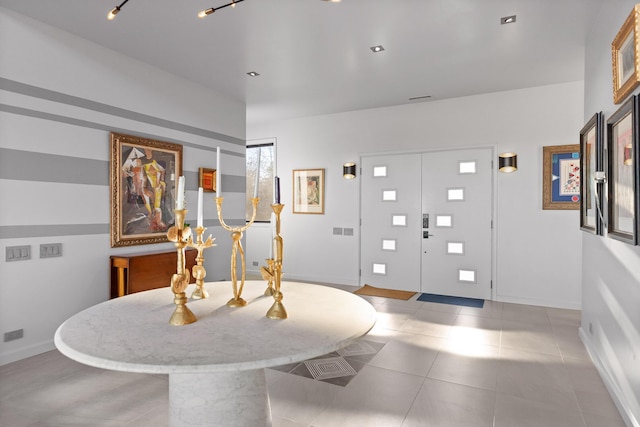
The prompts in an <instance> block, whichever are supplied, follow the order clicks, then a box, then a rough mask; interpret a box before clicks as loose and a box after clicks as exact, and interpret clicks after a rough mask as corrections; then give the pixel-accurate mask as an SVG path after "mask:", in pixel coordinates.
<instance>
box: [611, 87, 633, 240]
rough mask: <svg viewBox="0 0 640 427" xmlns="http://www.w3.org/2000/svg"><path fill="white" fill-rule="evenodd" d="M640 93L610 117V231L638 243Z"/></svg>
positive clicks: (617, 237)
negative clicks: (639, 113)
mask: <svg viewBox="0 0 640 427" xmlns="http://www.w3.org/2000/svg"><path fill="white" fill-rule="evenodd" d="M637 126H638V97H637V96H635V95H634V96H632V97H631V98H629V99H628V100H627V101H626V102H625V103H624V104H622V106H621V107H620V108H619V109H618V111H616V112H615V113H614V114H613V115H612V116H611V117H610V118H609V120H607V144H608V145H607V155H608V171H607V173H608V176H607V189H608V193H607V194H608V203H609V210H608V216H607V235H608V236H609V237H612V238H614V239H617V240H621V241H624V242H627V243H630V244H632V245H637V244H638V208H639V207H640V201H639V200H638V182H639V176H638V174H639V172H638V170H639V169H638V164H637V163H638V162H637V161H636V159H637V158H638V131H637Z"/></svg>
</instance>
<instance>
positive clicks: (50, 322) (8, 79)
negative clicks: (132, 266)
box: [0, 8, 246, 365]
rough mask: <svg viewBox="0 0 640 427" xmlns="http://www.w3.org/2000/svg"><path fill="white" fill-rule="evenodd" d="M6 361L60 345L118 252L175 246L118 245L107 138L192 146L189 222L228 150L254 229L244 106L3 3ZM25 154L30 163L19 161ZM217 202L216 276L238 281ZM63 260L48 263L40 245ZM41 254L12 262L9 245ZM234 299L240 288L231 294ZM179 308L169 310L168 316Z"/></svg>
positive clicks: (237, 195) (226, 163)
mask: <svg viewBox="0 0 640 427" xmlns="http://www.w3.org/2000/svg"><path fill="white" fill-rule="evenodd" d="M0 52H1V55H2V57H1V60H0V195H1V199H0V200H2V202H0V206H1V209H0V250H1V256H2V258H0V332H1V333H5V332H8V331H13V330H17V329H24V338H22V339H20V340H16V341H10V342H6V343H5V342H1V343H0V365H2V364H5V363H8V362H11V361H14V360H18V359H20V358H23V357H27V356H30V355H33V354H37V353H39V352H42V351H46V350H49V349H51V348H53V334H54V332H55V330H56V328H57V327H58V326H59V325H60V324H61V323H62V322H63V321H64V320H65V319H67V318H68V317H70V316H71V315H73V314H75V313H77V312H78V311H80V310H82V309H84V308H87V307H89V306H91V305H93V304H96V303H98V302H101V301H104V300H106V299H108V298H109V256H110V255H114V254H130V253H145V252H151V251H158V250H172V249H173V246H172V245H171V244H160V245H145V246H133V247H128V248H118V249H112V248H111V247H110V238H109V221H110V207H109V199H110V187H109V158H110V157H109V156H110V149H109V132H110V131H111V130H113V131H118V132H123V133H128V134H136V135H142V136H149V137H152V138H156V139H160V140H164V141H169V142H176V143H179V144H182V145H183V150H184V152H183V170H184V175H185V176H186V181H187V190H188V191H187V203H188V208H189V209H190V212H189V214H188V215H187V220H188V221H191V222H195V213H196V211H195V207H196V198H197V196H196V195H197V185H198V184H197V176H198V175H197V171H198V168H199V167H210V168H215V165H216V154H215V149H216V147H217V146H220V148H221V150H222V151H223V155H222V169H223V187H224V188H225V194H224V197H225V205H224V207H225V219H228V220H229V222H230V223H236V224H237V223H243V222H244V198H245V197H244V191H245V185H244V181H245V179H244V175H245V160H244V157H245V147H244V145H245V121H246V120H245V106H244V104H242V103H240V102H237V101H234V100H231V99H228V98H225V97H224V96H221V95H220V94H217V93H214V92H212V91H210V90H208V89H206V88H203V87H198V86H195V85H193V84H191V83H189V82H186V81H184V80H181V79H179V78H176V77H174V76H172V75H169V74H167V73H164V72H161V71H159V70H157V69H154V68H152V67H150V66H147V65H145V64H143V63H140V62H138V61H136V60H133V59H131V58H127V57H124V56H122V55H119V54H117V53H115V52H113V51H110V50H108V49H105V48H102V47H100V46H97V45H95V44H92V43H89V42H87V41H85V40H82V39H79V38H77V37H75V36H72V35H70V34H68V33H65V32H62V31H59V30H57V29H53V28H52V27H49V26H47V25H44V24H41V23H39V22H36V21H33V20H31V19H29V18H26V17H23V16H21V15H18V14H16V13H14V12H11V11H8V10H6V9H4V8H0ZM16 159H26V160H25V161H24V164H22V162H20V163H21V164H17V165H16V164H14V163H15V161H16ZM218 225H219V224H218V221H217V216H216V214H215V202H214V201H213V197H212V196H211V198H210V199H209V200H208V203H207V204H206V206H205V226H207V227H209V229H208V233H211V234H213V235H214V237H216V238H217V241H216V242H217V243H218V246H217V247H215V248H212V249H208V250H207V252H205V257H206V259H207V262H206V264H205V266H206V268H207V273H208V274H207V280H222V279H228V278H229V276H230V274H229V261H228V254H229V251H230V246H231V245H230V242H231V240H230V238H229V233H227V232H223V231H222V229H221V228H220V227H219V226H218ZM42 243H62V248H63V256H62V257H60V258H51V259H39V257H38V251H39V245H40V244H42ZM14 245H30V246H31V251H32V259H31V260H28V261H15V262H5V258H4V256H5V255H4V254H5V248H6V247H7V246H14ZM230 292H231V291H230ZM170 315H171V313H170V312H169V313H168V317H167V321H168V318H169V317H170Z"/></svg>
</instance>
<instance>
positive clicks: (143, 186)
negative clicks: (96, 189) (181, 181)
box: [109, 132, 182, 248]
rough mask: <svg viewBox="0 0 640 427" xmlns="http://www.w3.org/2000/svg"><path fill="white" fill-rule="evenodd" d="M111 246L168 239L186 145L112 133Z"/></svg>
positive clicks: (173, 218)
mask: <svg viewBox="0 0 640 427" xmlns="http://www.w3.org/2000/svg"><path fill="white" fill-rule="evenodd" d="M109 171H110V172H109V175H110V182H111V230H110V235H111V247H113V248H115V247H121V246H133V245H146V244H152V243H161V242H166V241H167V230H168V229H169V227H171V226H172V225H174V223H175V216H174V207H175V189H176V186H177V181H178V177H179V176H180V175H182V145H179V144H173V143H170V142H164V141H158V140H154V139H149V138H143V137H139V136H133V135H125V134H121V133H115V132H112V133H111V165H110V169H109Z"/></svg>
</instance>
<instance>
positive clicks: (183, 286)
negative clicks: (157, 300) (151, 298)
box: [167, 209, 198, 326]
mask: <svg viewBox="0 0 640 427" xmlns="http://www.w3.org/2000/svg"><path fill="white" fill-rule="evenodd" d="M186 214H187V210H186V209H176V210H175V215H176V223H175V225H174V226H172V227H171V228H169V230H168V231H167V238H168V239H169V241H171V242H173V243H174V245H175V247H176V250H177V251H178V263H177V268H176V273H175V274H174V275H173V276H171V290H172V291H173V294H174V299H173V302H174V303H175V305H176V308H175V310H174V312H173V314H172V315H171V319H169V323H170V324H171V325H176V326H180V325H188V324H190V323H193V322H195V321H196V320H198V319H197V318H196V316H195V314H193V312H192V311H191V310H189V307H187V297H186V294H185V291H186V290H187V286H189V281H190V279H191V277H190V274H189V270H187V268H186V266H185V256H184V249H185V248H186V247H187V245H188V243H189V241H190V240H191V229H190V228H189V227H188V226H187V227H185V225H184V218H185V216H186Z"/></svg>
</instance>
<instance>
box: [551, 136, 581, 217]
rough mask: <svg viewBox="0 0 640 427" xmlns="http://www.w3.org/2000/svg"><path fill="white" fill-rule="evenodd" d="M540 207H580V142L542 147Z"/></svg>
mask: <svg viewBox="0 0 640 427" xmlns="http://www.w3.org/2000/svg"><path fill="white" fill-rule="evenodd" d="M542 209H576V210H577V209H580V144H571V145H555V146H550V147H543V152H542Z"/></svg>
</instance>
